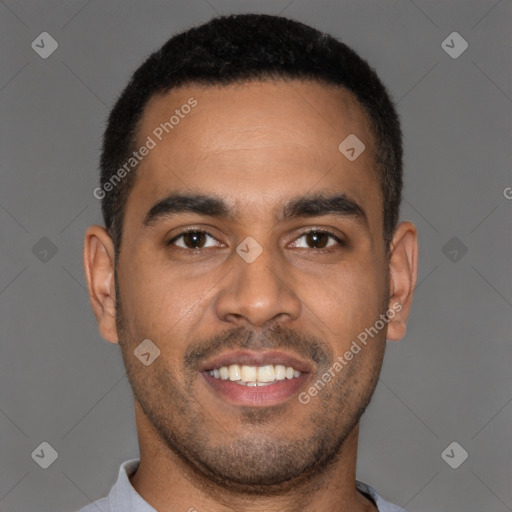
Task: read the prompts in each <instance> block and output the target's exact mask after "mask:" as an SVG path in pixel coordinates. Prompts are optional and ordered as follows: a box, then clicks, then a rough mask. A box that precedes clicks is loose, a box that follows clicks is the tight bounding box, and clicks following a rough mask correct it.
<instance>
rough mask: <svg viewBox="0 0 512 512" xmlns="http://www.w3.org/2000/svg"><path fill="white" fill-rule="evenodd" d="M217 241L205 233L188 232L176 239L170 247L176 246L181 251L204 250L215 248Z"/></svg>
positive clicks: (170, 243) (171, 242)
mask: <svg viewBox="0 0 512 512" xmlns="http://www.w3.org/2000/svg"><path fill="white" fill-rule="evenodd" d="M215 242H216V240H215V238H213V236H211V235H210V234H209V233H206V232H205V231H187V232H186V233H181V235H178V236H176V237H174V238H173V239H172V240H171V241H170V242H169V245H176V246H177V247H180V248H181V249H192V250H193V249H204V248H207V247H214V246H215V245H216V244H215Z"/></svg>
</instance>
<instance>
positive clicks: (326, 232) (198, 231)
mask: <svg viewBox="0 0 512 512" xmlns="http://www.w3.org/2000/svg"><path fill="white" fill-rule="evenodd" d="M188 233H201V234H204V235H208V236H210V237H211V238H213V239H215V240H217V239H216V238H215V236H214V235H212V234H211V233H210V232H209V231H206V230H204V229H187V230H186V231H182V232H181V233H179V234H178V235H176V236H174V237H173V238H172V239H171V240H169V242H167V244H166V245H167V246H172V245H174V243H175V242H176V240H179V239H180V238H181V237H183V236H184V235H186V234H188ZM309 233H318V234H324V235H328V236H329V237H330V238H332V239H334V240H335V241H336V242H337V243H338V245H339V246H340V247H346V246H347V244H346V243H345V242H344V241H343V240H341V239H340V238H339V237H337V236H336V235H335V234H334V233H331V232H330V231H327V230H324V229H315V228H312V229H308V230H307V231H303V232H302V233H301V234H300V235H299V236H298V237H297V238H296V239H295V240H294V241H296V240H299V239H300V238H302V237H303V236H306V235H308V234H309ZM175 249H177V250H182V251H186V252H188V253H193V254H201V253H202V252H203V251H206V250H208V249H210V247H207V248H205V249H201V248H198V249H189V248H187V249H185V248H183V247H178V246H175ZM309 249H310V250H312V251H315V252H316V253H324V252H327V253H329V252H332V251H333V249H334V246H329V247H326V248H323V249H314V248H311V247H310V248H309Z"/></svg>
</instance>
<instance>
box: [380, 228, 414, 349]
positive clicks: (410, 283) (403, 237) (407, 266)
mask: <svg viewBox="0 0 512 512" xmlns="http://www.w3.org/2000/svg"><path fill="white" fill-rule="evenodd" d="M417 278H418V235H417V231H416V228H415V227H414V225H413V224H412V223H410V222H402V223H400V224H399V225H398V226H397V228H396V230H395V233H394V235H393V241H392V243H391V248H390V258H389V290H390V297H389V303H388V308H389V310H390V311H393V312H394V315H393V318H391V315H389V318H390V321H389V324H388V331H387V339H388V340H392V341H400V340H401V339H402V338H403V337H404V336H405V331H406V325H407V318H408V317H409V313H410V310H411V305H412V299H413V295H414V288H415V287H416V280H417Z"/></svg>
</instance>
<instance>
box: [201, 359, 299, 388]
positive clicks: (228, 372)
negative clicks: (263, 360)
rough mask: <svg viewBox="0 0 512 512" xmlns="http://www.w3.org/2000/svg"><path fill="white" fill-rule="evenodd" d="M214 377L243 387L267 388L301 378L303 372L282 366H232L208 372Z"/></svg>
mask: <svg viewBox="0 0 512 512" xmlns="http://www.w3.org/2000/svg"><path fill="white" fill-rule="evenodd" d="M208 373H209V374H210V375H211V376H212V377H214V378H216V379H222V380H230V381H232V382H236V383H237V384H241V385H243V386H251V387H253V386H267V385H269V384H274V383H275V382H277V381H280V380H285V379H294V378H297V377H300V375H301V372H299V371H298V370H295V369H294V368H292V367H291V366H284V365H282V364H277V365H272V364H268V365H265V366H247V365H242V366H240V365H238V364H232V365H230V366H221V367H220V368H215V369H213V370H210V371H209V372H208Z"/></svg>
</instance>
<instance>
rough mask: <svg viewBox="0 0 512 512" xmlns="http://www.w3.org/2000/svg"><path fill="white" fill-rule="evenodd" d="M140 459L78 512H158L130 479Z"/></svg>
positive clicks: (371, 494) (388, 509) (386, 511)
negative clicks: (104, 494)
mask: <svg viewBox="0 0 512 512" xmlns="http://www.w3.org/2000/svg"><path fill="white" fill-rule="evenodd" d="M139 461H140V459H130V460H127V461H125V462H123V463H122V464H121V467H120V468H119V476H118V478H117V482H116V483H115V484H114V485H113V487H112V489H111V490H110V492H109V494H108V496H107V497H106V498H102V499H101V500H98V501H95V502H94V503H91V504H90V505H87V506H86V507H85V508H82V509H81V510H79V511H78V512H157V511H156V509H154V508H153V507H152V506H151V505H150V504H149V503H147V501H145V500H144V499H142V497H141V496H140V494H138V493H137V491H136V490H135V489H134V488H133V486H132V484H131V483H130V480H129V479H128V477H129V476H131V475H132V474H133V473H134V472H135V471H136V469H137V468H138V466H139ZM356 488H357V490H358V491H359V492H361V493H362V494H364V495H365V496H366V497H367V498H368V499H369V500H370V501H373V502H374V504H375V506H376V507H377V509H378V510H379V512H407V511H406V510H404V509H403V508H401V507H399V506H398V505H393V504H392V503H389V502H388V501H385V500H383V499H382V498H381V497H380V496H379V495H378V494H377V492H376V491H375V489H374V488H373V487H370V486H369V485H367V484H365V483H363V482H360V481H359V480H356Z"/></svg>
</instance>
